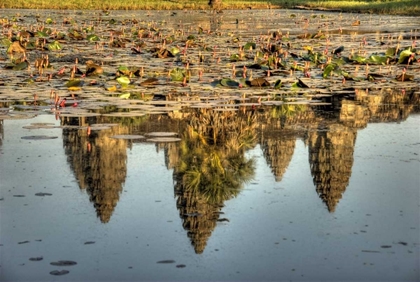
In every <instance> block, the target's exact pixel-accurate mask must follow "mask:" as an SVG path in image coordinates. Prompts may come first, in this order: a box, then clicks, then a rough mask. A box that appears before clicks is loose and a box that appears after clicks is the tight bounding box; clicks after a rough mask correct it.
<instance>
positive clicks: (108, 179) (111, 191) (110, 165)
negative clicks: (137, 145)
mask: <svg viewBox="0 0 420 282" xmlns="http://www.w3.org/2000/svg"><path fill="white" fill-rule="evenodd" d="M97 121H98V120H97V119H96V118H94V119H92V118H91V119H89V121H87V120H86V119H85V118H63V119H62V123H63V125H74V124H77V125H78V126H82V128H81V129H79V128H71V127H70V128H64V129H63V143H64V149H65V153H66V155H67V161H68V163H69V164H70V167H71V168H72V170H73V172H74V175H75V177H76V179H77V181H78V183H79V187H80V189H86V191H87V193H88V194H89V199H90V201H91V202H92V203H93V205H94V207H95V210H96V214H97V216H98V218H99V219H100V220H101V222H103V223H107V222H108V221H109V220H110V218H111V216H112V213H113V211H114V209H115V207H116V205H117V203H118V201H119V196H120V193H121V191H122V188H123V185H124V182H125V178H126V174H127V164H126V161H127V153H126V150H127V141H126V140H122V139H115V138H110V137H111V136H113V135H117V134H127V132H128V129H127V127H125V126H122V125H119V124H112V125H110V126H105V125H104V126H98V127H91V129H90V130H91V131H90V132H89V130H88V129H87V125H88V124H94V123H95V122H97Z"/></svg>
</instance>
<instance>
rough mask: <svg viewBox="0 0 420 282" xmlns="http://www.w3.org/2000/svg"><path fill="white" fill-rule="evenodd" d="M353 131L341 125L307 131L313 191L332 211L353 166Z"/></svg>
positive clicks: (354, 136) (354, 135)
mask: <svg viewBox="0 0 420 282" xmlns="http://www.w3.org/2000/svg"><path fill="white" fill-rule="evenodd" d="M355 141H356V130H355V129H351V128H348V127H346V126H343V125H341V124H331V125H327V126H322V130H311V131H309V132H308V139H307V143H308V149H309V164H310V167H311V173H312V177H313V179H314V184H315V186H316V191H317V193H318V194H319V196H320V198H321V199H322V200H323V201H324V203H325V204H326V205H327V207H328V210H329V211H330V212H333V211H334V210H335V207H336V205H337V203H338V201H339V200H340V199H341V197H342V194H343V193H344V191H345V190H346V187H347V185H348V183H349V180H350V176H351V169H352V166H353V151H354V145H355Z"/></svg>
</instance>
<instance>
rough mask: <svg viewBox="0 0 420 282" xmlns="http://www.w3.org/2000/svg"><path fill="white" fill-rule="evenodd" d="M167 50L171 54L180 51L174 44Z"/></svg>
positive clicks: (173, 54)
mask: <svg viewBox="0 0 420 282" xmlns="http://www.w3.org/2000/svg"><path fill="white" fill-rule="evenodd" d="M169 52H171V54H172V56H176V54H178V53H179V52H180V50H179V48H178V47H176V46H173V47H171V49H170V50H169Z"/></svg>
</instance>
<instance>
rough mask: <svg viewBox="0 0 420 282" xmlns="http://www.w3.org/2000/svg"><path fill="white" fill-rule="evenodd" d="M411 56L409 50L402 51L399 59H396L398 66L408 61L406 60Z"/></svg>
mask: <svg viewBox="0 0 420 282" xmlns="http://www.w3.org/2000/svg"><path fill="white" fill-rule="evenodd" d="M411 54H413V52H411V49H407V50H404V51H402V52H401V53H400V57H399V59H398V63H399V64H405V63H407V61H408V58H409V57H410V56H411Z"/></svg>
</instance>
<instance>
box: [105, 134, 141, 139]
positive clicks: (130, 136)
mask: <svg viewBox="0 0 420 282" xmlns="http://www.w3.org/2000/svg"><path fill="white" fill-rule="evenodd" d="M111 138H115V139H126V140H131V139H144V138H146V137H144V136H143V135H134V134H133V135H128V134H125V135H124V134H121V135H114V136H111Z"/></svg>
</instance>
